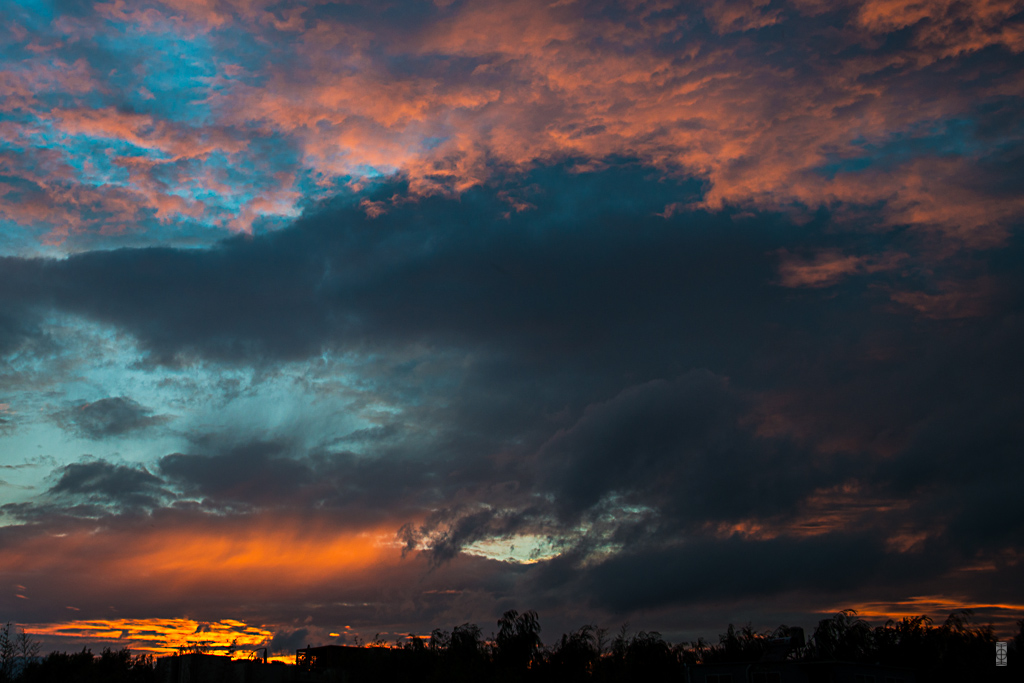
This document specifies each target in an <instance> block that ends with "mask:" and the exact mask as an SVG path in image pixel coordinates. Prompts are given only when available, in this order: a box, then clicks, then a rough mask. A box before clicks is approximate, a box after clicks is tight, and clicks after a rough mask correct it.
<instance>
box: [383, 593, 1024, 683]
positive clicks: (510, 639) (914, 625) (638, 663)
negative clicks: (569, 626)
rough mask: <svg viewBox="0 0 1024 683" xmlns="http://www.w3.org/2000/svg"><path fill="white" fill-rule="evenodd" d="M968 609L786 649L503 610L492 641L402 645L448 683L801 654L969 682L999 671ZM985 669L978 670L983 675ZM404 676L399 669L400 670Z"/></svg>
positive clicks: (828, 622)
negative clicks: (610, 628) (545, 623)
mask: <svg viewBox="0 0 1024 683" xmlns="http://www.w3.org/2000/svg"><path fill="white" fill-rule="evenodd" d="M971 616H972V614H971V611H970V610H962V611H958V612H954V613H953V614H950V615H949V617H948V618H947V619H946V620H944V621H943V622H942V623H940V624H935V623H933V622H932V620H931V619H929V618H928V617H927V616H915V617H905V618H903V619H900V620H899V621H895V620H889V621H887V622H886V623H885V624H883V625H881V626H877V627H872V626H871V625H870V624H869V623H868V622H866V621H864V620H863V619H860V618H858V617H857V613H856V612H855V611H854V610H844V611H842V612H839V613H838V614H836V615H835V616H833V617H832V618H830V619H824V620H822V621H820V622H819V623H818V626H817V628H816V629H815V630H814V633H813V635H811V636H810V638H807V639H805V642H804V644H803V645H802V646H801V647H789V646H787V645H786V639H788V638H789V637H790V635H791V631H793V629H790V628H789V627H787V626H779V627H778V628H776V629H774V630H765V631H756V630H754V629H752V628H751V627H750V626H749V625H748V626H745V627H742V628H739V629H737V628H736V627H734V626H733V625H732V624H730V625H729V627H728V629H727V630H726V632H725V633H723V634H721V635H719V636H718V641H717V642H715V643H710V642H708V641H705V640H704V639H703V638H700V639H698V640H697V641H694V642H687V643H677V644H673V643H671V642H669V641H667V640H665V639H664V638H663V637H662V636H661V634H660V633H658V632H656V631H640V632H638V633H633V634H631V633H630V632H629V631H628V629H627V627H625V626H624V627H622V629H620V630H619V631H618V632H617V633H616V634H615V635H614V636H611V635H610V634H609V633H608V632H607V631H606V630H604V629H601V628H598V627H596V626H593V625H586V626H583V627H581V628H579V629H577V630H576V631H573V632H572V633H566V634H563V635H562V636H561V637H559V638H558V639H556V640H555V641H554V642H553V643H551V644H550V645H549V646H548V647H545V646H544V644H543V642H542V640H541V637H540V633H541V628H540V621H539V619H538V618H537V614H536V612H533V611H530V612H526V613H524V614H519V613H517V612H515V611H510V612H506V613H505V614H504V615H503V616H502V618H501V619H500V620H499V621H498V627H499V630H498V633H497V634H496V635H494V636H493V637H492V638H490V639H487V640H485V639H484V638H483V637H482V635H481V631H480V629H479V627H477V626H476V625H474V624H463V625H462V626H458V627H456V628H455V629H453V630H452V631H451V632H447V631H441V630H435V631H434V632H433V633H432V634H431V636H430V638H429V639H428V640H426V641H424V640H420V639H418V638H409V639H406V640H404V641H403V642H400V643H396V646H400V647H401V648H402V649H403V650H406V651H408V652H410V653H411V654H412V655H413V658H414V659H415V660H416V664H415V669H416V670H417V671H419V672H421V677H420V678H419V679H417V680H425V681H432V682H434V683H441V682H446V683H447V682H449V681H455V682H463V681H465V682H468V681H493V682H495V683H512V682H514V681H535V682H537V683H548V682H551V683H554V682H555V681H566V682H569V683H574V682H583V681H586V682H588V683H618V682H620V681H621V682H627V681H628V682H632V681H637V682H639V681H644V682H657V681H674V682H678V681H685V680H687V677H686V670H687V668H688V667H692V666H696V665H699V664H713V663H728V662H737V663H744V662H749V663H753V662H757V661H762V660H763V659H764V658H765V657H766V656H767V655H769V654H770V655H772V656H774V657H784V658H786V659H790V660H804V661H821V660H826V661H837V660H838V661H844V662H860V663H867V664H881V665H884V666H894V667H903V668H907V669H912V670H914V671H916V672H917V674H918V680H928V681H940V682H941V681H958V682H959V681H970V680H987V679H985V678H984V676H986V675H987V674H990V673H991V672H992V671H993V667H994V662H995V643H996V637H995V634H994V632H993V630H992V627H991V626H990V625H977V624H974V623H973V622H972V620H971ZM1018 628H1019V631H1018V633H1017V635H1016V636H1015V637H1014V638H1013V640H1012V641H1011V642H1010V643H1009V644H1008V645H1009V647H1008V650H1009V660H1010V662H1009V664H1010V667H1012V668H1019V667H1021V666H1022V662H1021V661H1018V660H1019V659H1024V619H1022V620H1020V621H1019V622H1018ZM979 676H980V678H979ZM399 678H401V677H399Z"/></svg>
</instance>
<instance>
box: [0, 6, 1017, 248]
mask: <svg viewBox="0 0 1024 683" xmlns="http://www.w3.org/2000/svg"><path fill="white" fill-rule="evenodd" d="M975 4H977V3H975ZM3 19H4V20H5V21H6V23H7V24H9V25H12V26H18V27H19V28H20V31H19V32H18V37H17V38H16V40H15V41H14V43H13V44H12V47H11V51H10V55H11V56H10V57H9V58H8V59H7V61H6V62H5V64H4V65H2V66H3V68H2V69H0V92H3V93H4V94H5V95H6V97H5V102H6V103H7V104H6V106H7V107H8V108H10V109H11V111H12V112H14V113H15V114H16V115H14V116H11V117H9V119H7V120H5V121H3V122H2V126H3V131H4V138H5V139H6V140H8V141H9V150H2V151H0V152H2V154H3V156H2V157H0V158H2V159H3V164H4V168H5V173H4V179H3V181H2V182H0V216H3V217H5V218H6V219H8V220H10V221H12V222H14V223H15V224H17V225H18V226H21V227H23V228H25V229H27V230H29V231H31V232H32V234H33V235H34V236H35V237H41V238H42V240H43V241H44V242H45V243H46V244H47V245H48V246H49V248H54V249H57V250H63V251H64V252H73V251H77V250H79V249H82V248H88V247H90V246H91V245H96V244H103V245H108V244H122V245H123V244H132V243H136V244H137V243H140V242H141V243H148V244H153V243H160V242H163V241H165V240H170V241H175V240H182V241H184V242H199V243H203V244H209V243H211V242H212V241H213V240H216V239H218V238H219V237H221V236H223V234H224V231H251V230H256V231H259V230H261V229H264V228H266V227H267V226H274V225H280V224H281V221H283V220H287V219H289V218H291V217H293V216H295V215H296V214H297V213H298V212H299V211H300V210H301V209H302V208H303V207H305V206H308V205H310V204H312V203H314V202H317V201H320V200H323V199H325V198H328V197H330V196H332V195H334V194H335V193H336V192H337V191H338V190H339V189H341V188H344V187H346V186H350V185H355V186H363V185H364V184H365V183H366V182H372V179H374V178H377V177H379V176H380V175H382V174H383V175H389V174H393V173H397V174H399V175H400V176H402V177H404V178H407V179H408V181H409V184H410V187H411V188H412V190H413V192H414V194H417V195H420V196H423V195H430V194H433V193H447V194H461V193H463V192H465V191H466V190H468V189H469V188H473V187H477V186H479V185H481V184H483V183H488V182H494V181H495V180H501V179H504V178H507V177H509V176H510V175H512V176H514V175H515V174H518V173H522V172H524V171H528V170H530V169H532V168H536V167H537V166H539V165H544V164H549V163H551V162H553V161H555V162H564V161H567V160H573V161H576V162H578V163H579V164H580V165H581V166H582V167H590V168H593V167H597V166H600V165H601V164H603V163H608V162H609V161H610V160H614V159H617V158H622V157H631V158H635V159H637V160H639V161H640V162H641V163H643V164H644V165H645V166H647V167H648V168H649V169H652V170H656V171H657V172H658V173H660V174H663V175H671V176H675V177H692V178H698V179H700V181H701V182H702V183H703V189H704V192H703V196H701V197H700V198H697V199H696V202H695V203H696V204H698V205H701V206H705V207H708V208H712V209H719V208H722V207H728V206H742V207H748V208H754V209H759V210H765V209H769V210H778V209H784V210H792V211H795V212H797V213H798V214H805V215H807V214H811V215H812V214H813V212H814V211H816V210H818V209H820V208H827V209H830V210H833V211H837V210H839V209H840V208H842V209H843V210H844V212H847V213H849V214H851V215H856V214H857V213H858V212H859V211H861V210H863V209H864V208H865V207H877V206H879V205H884V206H886V207H887V208H888V209H889V210H887V211H883V212H882V213H881V214H880V216H878V218H879V219H880V221H881V222H882V223H883V224H884V225H886V226H888V227H890V228H898V227H900V226H903V225H910V226H913V227H914V228H915V229H918V230H923V231H936V230H937V231H941V232H943V233H945V234H946V235H947V236H948V237H949V238H950V239H952V240H953V241H954V242H955V243H959V244H966V245H968V246H969V247H970V248H976V247H977V246H978V245H985V244H990V243H993V242H999V241H1001V240H1004V239H1005V238H1006V231H1007V230H1008V229H1009V226H1010V225H1012V224H1013V223H1014V221H1016V220H1019V218H1020V216H1021V215H1022V206H1021V202H1020V200H1019V197H1017V196H1016V195H1013V196H1007V195H1005V194H1002V193H999V192H993V191H992V190H993V188H992V187H991V186H990V185H989V184H988V183H985V184H982V185H980V186H968V185H966V184H964V183H961V182H960V180H961V179H962V177H963V176H964V175H971V176H975V177H977V176H978V175H979V172H980V170H981V169H982V168H983V167H984V166H985V164H986V161H987V159H988V158H989V157H991V156H992V155H993V154H998V153H999V152H998V151H997V150H998V149H999V148H1000V147H1002V146H1003V145H1007V144H1019V140H1020V130H1019V128H1014V127H1013V126H1012V125H1011V126H1009V127H1004V129H1003V130H1001V131H1000V132H999V133H998V134H996V135H995V138H996V139H998V140H999V143H998V144H986V143H985V142H984V140H983V139H982V138H983V137H984V136H985V133H983V131H984V130H986V129H987V130H988V131H989V133H988V134H989V135H991V134H992V132H993V131H994V129H993V127H992V125H991V123H992V121H993V120H994V119H998V118H999V117H998V116H996V115H994V110H995V109H998V108H1000V107H1001V106H1003V105H1004V104H1005V103H1006V102H1015V101H1017V100H1019V98H1020V97H1021V94H1022V93H1021V92H1020V89H1019V87H1018V86H1017V81H1018V80H1019V79H1016V78H1015V75H1016V73H1017V72H1018V71H1019V66H1018V64H1017V56H1018V55H1019V53H1020V51H1021V48H1022V47H1024V37H1022V36H1024V30H1022V28H1021V22H1020V4H1019V3H1018V2H1016V1H1015V0H988V1H986V2H984V3H981V4H980V5H978V6H977V7H973V6H968V5H965V4H964V3H960V2H952V1H951V0H936V1H935V2H903V1H899V2H894V1H891V0H877V1H875V0H872V1H871V2H854V1H852V0H851V1H850V2H837V3H827V4H825V3H821V2H814V1H812V0H793V1H791V2H761V1H760V0H758V1H757V2H735V1H733V0H713V1H711V0H709V1H708V2H702V3H698V4H697V5H695V6H694V7H693V8H689V9H687V8H682V7H677V6H665V5H663V4H659V3H652V2H636V3H632V4H630V5H628V6H623V5H621V4H609V3H607V2H604V1H603V0H588V1H587V2H574V3H554V4H551V3H547V2H540V1H539V0H514V1H508V0H503V1H501V2H483V3H479V2H478V3H472V4H465V3H455V4H451V3H447V4H425V3H405V2H403V3H397V4H388V5H380V4H378V3H362V2H360V3H350V4H347V5H345V7H344V9H340V8H338V7H335V6H333V5H329V4H328V5H321V4H314V5H308V4H306V3H284V4H281V3H273V4H267V3H262V2H258V3H249V4H246V5H245V6H244V7H240V6H236V5H234V4H230V3H228V4H221V3H213V4H209V3H208V4H205V5H202V6H201V7H200V6H190V5H184V4H181V3H165V2H156V1H153V2H144V3H139V4H137V5H136V6H134V7H133V9H132V10H131V11H129V10H125V9H123V8H120V6H117V7H115V6H111V5H109V4H103V3H100V4H99V5H97V6H96V7H93V8H83V9H82V11H79V12H76V13H75V14H74V16H71V15H68V16H62V17H60V18H59V19H58V20H56V21H52V22H51V21H39V20H38V17H35V16H34V13H33V12H32V10H29V9H23V8H12V9H8V10H5V13H4V15H3ZM129 26H130V27H132V29H133V30H132V31H125V30H124V28H125V27H129ZM268 45H270V46H273V49H270V50H268V49H267V48H266V46H268ZM124 63H131V64H133V65H134V67H133V68H132V69H123V68H118V67H119V66H120V65H121V64H124ZM1011 108H1012V107H1011ZM686 199H688V198H686V197H680V196H677V197H673V198H670V201H669V202H667V204H666V205H668V204H673V203H679V202H681V201H683V200H686ZM373 207H374V208H372V210H373V211H374V212H379V211H381V210H383V207H381V206H380V205H378V204H374V205H373Z"/></svg>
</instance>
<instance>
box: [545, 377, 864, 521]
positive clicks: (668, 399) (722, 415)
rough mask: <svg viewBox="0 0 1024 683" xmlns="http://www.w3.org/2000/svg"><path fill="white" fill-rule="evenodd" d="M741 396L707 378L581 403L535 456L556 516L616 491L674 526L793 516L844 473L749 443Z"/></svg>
mask: <svg viewBox="0 0 1024 683" xmlns="http://www.w3.org/2000/svg"><path fill="white" fill-rule="evenodd" d="M749 410H750V406H749V399H747V400H744V399H743V398H742V397H741V396H739V395H738V394H737V393H736V392H735V391H732V390H731V389H730V388H729V386H728V383H727V381H726V380H725V379H724V378H722V377H718V376H715V375H713V374H712V373H710V372H707V371H693V372H690V373H687V374H686V375H684V376H682V377H679V378H676V379H673V380H671V381H665V380H654V381H651V382H648V383H646V384H643V385H639V386H634V387H630V388H628V389H626V390H624V391H623V392H622V393H620V394H619V395H618V396H616V397H615V398H613V399H611V400H609V401H607V402H604V403H601V404H597V405H592V406H589V407H588V408H587V409H586V410H585V411H584V413H583V415H582V417H581V418H580V420H579V421H578V422H577V423H576V424H575V425H573V426H572V427H571V428H570V429H568V430H565V431H560V432H559V433H558V434H556V435H555V436H554V437H553V438H552V439H551V441H549V442H548V443H546V444H545V445H544V446H543V447H542V449H541V451H540V456H539V458H540V460H541V461H542V464H541V467H542V468H544V467H547V468H549V470H550V471H551V477H550V479H549V480H548V481H547V482H546V484H548V486H550V488H551V489H552V490H554V491H555V492H556V501H557V505H558V507H559V508H560V510H562V511H563V513H564V514H569V515H573V514H579V513H580V512H582V511H585V510H587V509H588V508H591V507H593V506H595V505H597V504H598V503H599V502H600V500H601V498H602V497H604V496H608V495H614V494H620V495H622V496H624V497H626V499H627V500H630V501H635V502H636V503H637V504H640V505H652V504H653V505H655V506H656V507H657V508H659V509H663V510H665V511H666V512H669V513H670V514H671V515H672V518H673V519H674V520H676V521H677V522H679V523H681V524H685V523H686V521H687V520H692V521H698V522H704V521H707V520H715V519H741V518H743V517H746V516H750V515H758V516H772V515H777V514H780V513H783V512H792V511H793V508H794V506H795V505H796V504H797V503H798V502H799V501H801V500H802V499H803V498H804V497H806V496H807V495H808V494H809V493H810V492H811V491H812V490H813V489H814V488H816V487H820V486H829V485H834V484H836V483H839V482H841V481H842V479H843V478H844V476H845V475H847V474H848V473H849V471H850V468H849V467H846V466H844V465H843V462H842V461H841V460H838V461H834V462H832V463H830V465H829V467H827V468H817V467H815V466H814V464H813V458H812V457H810V454H809V453H808V452H807V451H806V450H804V449H801V448H797V447H795V446H793V444H791V443H789V442H787V441H786V440H784V439H768V438H758V437H756V436H755V435H754V434H753V433H752V430H751V428H750V425H743V424H742V418H743V417H744V416H745V415H747V414H748V413H749Z"/></svg>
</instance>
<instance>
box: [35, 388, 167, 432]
mask: <svg viewBox="0 0 1024 683" xmlns="http://www.w3.org/2000/svg"><path fill="white" fill-rule="evenodd" d="M54 418H55V419H56V420H57V422H58V424H60V425H61V427H63V428H64V429H66V430H68V431H71V432H74V433H76V434H78V435H79V436H84V437H85V438H87V439H106V438H109V437H116V436H123V435H125V434H129V433H133V432H138V431H142V430H144V429H147V428H149V427H153V426H156V425H159V424H163V423H164V422H166V421H167V420H168V419H170V418H169V416H167V415H154V414H153V411H152V410H150V409H149V408H147V407H145V406H143V405H141V404H139V403H138V402H137V401H134V400H132V399H130V398H128V397H127V396H114V397H111V398H102V399H100V400H98V401H92V402H91V403H80V404H78V405H75V406H71V407H70V408H67V409H65V410H62V411H60V412H59V413H56V414H55V415H54Z"/></svg>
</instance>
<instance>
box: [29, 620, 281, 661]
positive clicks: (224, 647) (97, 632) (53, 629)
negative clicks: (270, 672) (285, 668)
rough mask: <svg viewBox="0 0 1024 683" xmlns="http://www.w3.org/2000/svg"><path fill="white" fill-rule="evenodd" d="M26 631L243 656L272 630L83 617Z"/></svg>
mask: <svg viewBox="0 0 1024 683" xmlns="http://www.w3.org/2000/svg"><path fill="white" fill-rule="evenodd" d="M23 628H24V629H25V632H26V633H29V634H31V635H34V636H44V637H47V638H48V639H51V640H56V641H58V642H63V643H68V642H69V641H71V642H74V641H76V640H77V641H81V642H83V643H87V644H88V645H90V646H96V645H106V646H109V647H115V648H118V649H120V648H123V647H127V648H130V649H131V650H132V651H133V652H137V653H142V654H152V655H156V656H161V655H170V654H174V653H176V652H178V651H179V648H190V647H200V648H203V649H204V650H209V651H212V652H214V653H217V654H224V653H226V652H234V653H235V654H236V656H239V657H244V656H246V655H247V654H248V652H249V651H251V650H253V649H255V648H256V647H261V646H266V644H267V643H268V641H269V640H270V639H271V638H272V637H273V635H274V634H273V633H272V632H271V631H269V630H267V629H266V628H262V627H258V626H250V625H248V624H246V623H244V622H241V621H237V620H234V619H223V620H221V621H214V622H209V621H196V620H194V619H84V620H76V621H66V622H60V623H52V624H24V625H23Z"/></svg>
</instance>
